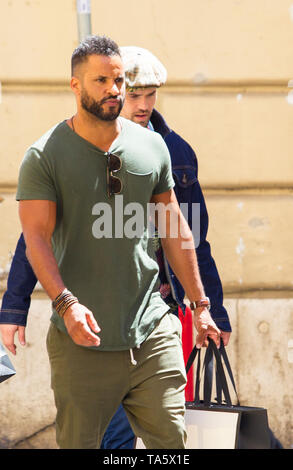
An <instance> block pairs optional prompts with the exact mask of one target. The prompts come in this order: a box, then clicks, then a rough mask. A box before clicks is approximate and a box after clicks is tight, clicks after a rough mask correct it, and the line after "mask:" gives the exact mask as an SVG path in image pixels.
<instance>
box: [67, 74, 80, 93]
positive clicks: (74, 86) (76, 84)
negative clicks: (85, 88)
mask: <svg viewBox="0 0 293 470" xmlns="http://www.w3.org/2000/svg"><path fill="white" fill-rule="evenodd" d="M70 88H71V90H72V91H73V93H74V94H75V95H76V96H79V95H80V91H81V83H80V79H79V78H77V77H72V78H71V80H70Z"/></svg>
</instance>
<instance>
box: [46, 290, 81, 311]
mask: <svg viewBox="0 0 293 470" xmlns="http://www.w3.org/2000/svg"><path fill="white" fill-rule="evenodd" d="M76 303H78V299H77V297H75V296H74V295H73V294H72V293H71V292H70V291H69V290H68V289H64V290H63V291H62V292H61V294H59V295H58V296H57V297H56V299H55V300H53V302H52V307H53V308H54V309H55V310H56V312H57V313H58V315H59V316H60V317H61V318H63V316H64V314H65V312H66V310H67V309H68V308H69V307H70V306H71V305H73V304H76Z"/></svg>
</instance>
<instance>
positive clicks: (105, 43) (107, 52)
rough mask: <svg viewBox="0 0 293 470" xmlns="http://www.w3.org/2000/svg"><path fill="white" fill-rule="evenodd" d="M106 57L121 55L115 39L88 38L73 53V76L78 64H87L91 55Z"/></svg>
mask: <svg viewBox="0 0 293 470" xmlns="http://www.w3.org/2000/svg"><path fill="white" fill-rule="evenodd" d="M94 54H96V55H104V56H108V57H111V56H113V55H119V56H121V55H120V49H119V47H118V45H117V44H116V42H115V41H113V39H110V38H109V37H107V36H88V37H87V38H85V39H84V40H83V41H82V42H81V43H80V44H79V46H78V47H77V48H76V49H75V50H74V51H73V53H72V56H71V75H72V76H73V75H74V69H75V67H76V66H77V65H78V64H81V63H82V62H85V61H86V60H87V58H88V56H90V55H94Z"/></svg>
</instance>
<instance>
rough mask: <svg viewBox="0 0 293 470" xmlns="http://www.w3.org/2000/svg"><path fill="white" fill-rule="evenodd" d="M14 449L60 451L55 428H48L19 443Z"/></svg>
mask: <svg viewBox="0 0 293 470" xmlns="http://www.w3.org/2000/svg"><path fill="white" fill-rule="evenodd" d="M12 449H58V446H57V444H56V439H55V426H54V425H52V426H48V427H47V428H45V429H43V430H42V431H40V432H38V433H36V434H34V435H33V436H31V437H29V438H27V439H25V440H23V441H20V442H18V443H17V444H15V445H14V446H13V447H12Z"/></svg>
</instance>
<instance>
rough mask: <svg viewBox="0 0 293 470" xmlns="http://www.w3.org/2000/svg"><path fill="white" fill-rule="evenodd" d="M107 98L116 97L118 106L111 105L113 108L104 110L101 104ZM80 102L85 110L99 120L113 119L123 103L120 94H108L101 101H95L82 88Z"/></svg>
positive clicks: (117, 114)
mask: <svg viewBox="0 0 293 470" xmlns="http://www.w3.org/2000/svg"><path fill="white" fill-rule="evenodd" d="M109 99H116V100H117V101H118V108H116V107H115V108H114V107H113V110H110V111H108V112H107V111H104V109H103V104H104V103H105V102H106V101H107V100H109ZM80 103H81V106H82V107H83V109H84V110H85V111H87V112H88V113H90V114H92V115H93V116H95V117H97V118H99V119H101V121H114V120H115V119H116V118H117V117H118V116H119V114H120V112H121V109H122V107H123V104H124V99H123V97H122V96H118V97H117V96H108V97H107V98H104V99H102V100H101V101H95V100H94V99H93V98H91V97H90V96H89V94H88V93H87V91H86V90H85V89H83V90H82V92H81V100H80Z"/></svg>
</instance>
